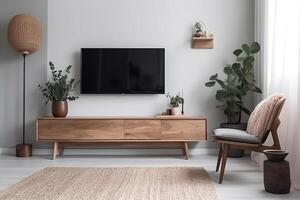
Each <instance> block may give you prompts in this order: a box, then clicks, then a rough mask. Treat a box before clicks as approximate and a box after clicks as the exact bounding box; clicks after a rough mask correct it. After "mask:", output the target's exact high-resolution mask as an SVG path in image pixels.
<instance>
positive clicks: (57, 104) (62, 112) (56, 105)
mask: <svg viewBox="0 0 300 200" xmlns="http://www.w3.org/2000/svg"><path fill="white" fill-rule="evenodd" d="M67 114H68V102H67V101H52V115H53V116H54V117H66V116H67Z"/></svg>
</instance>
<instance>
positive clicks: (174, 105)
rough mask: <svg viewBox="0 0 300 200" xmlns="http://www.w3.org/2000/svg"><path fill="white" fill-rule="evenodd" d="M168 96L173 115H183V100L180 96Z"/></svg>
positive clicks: (168, 94)
mask: <svg viewBox="0 0 300 200" xmlns="http://www.w3.org/2000/svg"><path fill="white" fill-rule="evenodd" d="M166 96H167V98H169V99H170V106H171V115H181V112H180V109H179V104H182V103H183V98H182V97H181V96H180V95H179V94H177V95H176V96H171V95H170V93H167V94H166Z"/></svg>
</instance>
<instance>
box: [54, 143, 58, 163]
mask: <svg viewBox="0 0 300 200" xmlns="http://www.w3.org/2000/svg"><path fill="white" fill-rule="evenodd" d="M57 150H58V142H57V141H55V142H54V146H53V160H55V158H56V154H57Z"/></svg>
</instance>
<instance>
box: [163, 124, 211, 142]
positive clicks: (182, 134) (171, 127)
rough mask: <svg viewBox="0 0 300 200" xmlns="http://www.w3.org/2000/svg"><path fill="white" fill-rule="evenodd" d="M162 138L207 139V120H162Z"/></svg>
mask: <svg viewBox="0 0 300 200" xmlns="http://www.w3.org/2000/svg"><path fill="white" fill-rule="evenodd" d="M161 139H165V140H205V139H206V122H205V120H162V122H161Z"/></svg>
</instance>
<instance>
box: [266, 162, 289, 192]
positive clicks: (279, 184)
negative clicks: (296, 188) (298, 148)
mask: <svg viewBox="0 0 300 200" xmlns="http://www.w3.org/2000/svg"><path fill="white" fill-rule="evenodd" d="M264 185H265V190H266V191H267V192H270V193H275V194H287V193H289V192H290V188H291V179H290V165H289V162H288V161H280V162H277V161H270V160H265V161H264Z"/></svg>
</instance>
